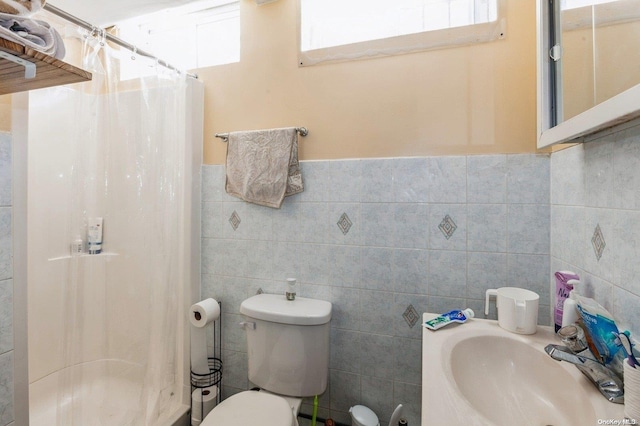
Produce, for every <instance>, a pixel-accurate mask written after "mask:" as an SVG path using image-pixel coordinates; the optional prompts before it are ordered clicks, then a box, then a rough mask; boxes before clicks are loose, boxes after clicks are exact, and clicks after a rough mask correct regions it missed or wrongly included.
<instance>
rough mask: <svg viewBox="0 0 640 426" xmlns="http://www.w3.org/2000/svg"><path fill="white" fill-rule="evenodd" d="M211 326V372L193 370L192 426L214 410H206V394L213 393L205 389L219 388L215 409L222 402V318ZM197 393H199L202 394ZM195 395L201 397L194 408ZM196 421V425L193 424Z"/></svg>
mask: <svg viewBox="0 0 640 426" xmlns="http://www.w3.org/2000/svg"><path fill="white" fill-rule="evenodd" d="M218 306H219V307H220V310H222V303H221V302H220V301H218ZM210 326H212V327H211V328H212V329H213V331H212V332H213V353H210V355H213V356H209V357H207V366H208V369H209V371H208V373H204V374H202V373H196V372H194V371H193V370H191V395H192V397H191V413H192V424H200V422H201V421H202V418H204V417H205V416H206V414H208V411H207V409H209V410H210V409H211V408H212V407H206V408H205V398H204V392H210V391H211V390H210V389H205V388H212V387H214V386H215V387H216V388H217V389H215V393H216V395H215V404H214V405H213V407H215V405H217V404H219V403H220V402H221V400H222V389H221V387H220V383H221V382H222V316H220V317H218V318H217V319H216V320H215V321H212V323H209V324H208V327H210ZM195 391H198V392H200V393H198V392H195ZM194 395H200V396H199V402H197V404H198V405H199V406H198V407H194V398H196V396H194ZM196 399H197V398H196ZM194 408H195V410H194ZM194 414H196V415H198V414H199V417H200V418H199V419H198V418H194V417H193V416H194ZM194 421H195V422H196V423H193V422H194Z"/></svg>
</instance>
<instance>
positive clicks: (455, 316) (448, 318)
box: [424, 308, 475, 330]
mask: <svg viewBox="0 0 640 426" xmlns="http://www.w3.org/2000/svg"><path fill="white" fill-rule="evenodd" d="M474 316H475V314H474V313H473V310H472V309H471V308H467V309H465V310H464V311H461V310H459V309H454V310H453V311H449V312H446V313H444V314H442V315H440V316H438V317H435V318H434V319H431V320H429V321H425V323H424V327H426V328H428V329H429V330H437V329H439V328H442V327H444V326H445V325H449V324H452V323H454V322H457V323H464V322H466V321H467V320H468V319H469V318H473V317H474Z"/></svg>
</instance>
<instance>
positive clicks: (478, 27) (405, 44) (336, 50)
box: [296, 0, 507, 67]
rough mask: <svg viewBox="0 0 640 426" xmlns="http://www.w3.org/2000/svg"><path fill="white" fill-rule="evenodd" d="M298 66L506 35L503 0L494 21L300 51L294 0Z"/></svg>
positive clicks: (299, 24) (299, 22)
mask: <svg viewBox="0 0 640 426" xmlns="http://www.w3.org/2000/svg"><path fill="white" fill-rule="evenodd" d="M296 3H297V8H298V10H297V37H298V66H300V67H305V66H312V65H316V64H321V63H335V62H344V61H351V60H358V59H369V58H378V57H385V56H392V55H400V54H405V53H414V52H421V51H427V50H436V49H443V48H451V47H459V46H464V45H469V44H475V43H484V42H489V41H494V40H501V39H504V38H506V34H507V23H506V0H496V3H497V14H498V17H497V19H496V20H495V21H492V22H486V23H481V24H472V25H465V26H461V27H453V28H443V29H439V30H430V31H423V32H420V33H414V34H406V35H400V36H394V37H387V38H382V39H376V40H369V41H362V42H357V43H349V44H343V45H340V46H331V47H324V48H320V49H314V50H307V51H302V4H301V0H297V1H296Z"/></svg>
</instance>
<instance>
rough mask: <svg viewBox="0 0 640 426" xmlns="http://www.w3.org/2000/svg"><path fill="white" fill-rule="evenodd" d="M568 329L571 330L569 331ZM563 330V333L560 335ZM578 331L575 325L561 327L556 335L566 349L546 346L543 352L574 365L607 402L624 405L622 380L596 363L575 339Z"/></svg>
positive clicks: (584, 346) (579, 341)
mask: <svg viewBox="0 0 640 426" xmlns="http://www.w3.org/2000/svg"><path fill="white" fill-rule="evenodd" d="M570 327H572V328H571V329H569V328H570ZM564 329H569V330H564ZM574 329H575V330H574ZM563 330H564V333H561V332H563ZM578 330H580V329H579V328H578V327H577V326H575V325H570V326H566V327H563V328H562V329H560V330H559V331H558V334H559V335H560V336H561V337H562V338H563V342H565V343H566V344H567V346H568V347H567V346H562V345H547V346H546V347H545V348H544V351H545V352H546V353H547V354H548V355H549V356H550V357H551V358H553V359H555V360H557V361H566V362H570V363H571V364H574V365H575V366H576V367H577V368H578V370H580V371H581V372H582V374H584V375H585V376H587V378H588V379H589V380H590V381H591V382H592V383H593V384H594V385H595V386H596V387H597V388H598V390H599V391H600V393H601V394H602V395H603V396H604V397H605V398H607V400H608V401H611V402H614V403H616V404H622V403H624V391H623V384H622V380H620V378H619V377H618V375H617V374H616V373H615V372H614V371H613V370H612V369H610V368H608V367H606V366H605V365H603V364H601V363H599V362H598V361H596V360H595V359H594V358H595V357H594V356H593V353H592V352H591V351H590V350H589V348H588V347H587V346H586V344H583V343H582V341H581V340H579V339H576V335H577V334H578V333H579V332H578ZM580 331H581V330H580Z"/></svg>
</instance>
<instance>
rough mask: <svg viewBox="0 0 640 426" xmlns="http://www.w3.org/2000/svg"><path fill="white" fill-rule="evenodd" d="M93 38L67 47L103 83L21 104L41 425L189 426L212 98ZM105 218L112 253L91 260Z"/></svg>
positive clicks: (32, 356)
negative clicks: (192, 314)
mask: <svg viewBox="0 0 640 426" xmlns="http://www.w3.org/2000/svg"><path fill="white" fill-rule="evenodd" d="M74 31H77V30H74ZM67 33H69V31H67ZM81 34H82V35H81V36H80V37H75V38H74V39H73V40H70V41H69V47H68V50H71V51H72V52H73V53H75V54H77V55H78V57H79V58H80V59H81V61H82V62H81V65H80V66H81V67H82V68H83V69H86V70H88V71H90V72H91V73H92V74H93V80H92V81H91V82H87V83H82V84H75V85H70V86H59V87H55V88H49V89H41V90H37V91H31V92H29V93H27V94H20V95H16V96H14V99H13V108H14V120H13V121H14V129H13V131H14V145H19V146H20V147H19V148H18V149H16V150H15V151H14V167H16V168H21V169H22V168H26V172H23V175H24V179H23V181H22V183H20V181H18V182H16V189H15V193H14V198H16V199H18V201H17V202H16V206H17V210H16V211H15V213H14V215H22V214H24V215H26V219H24V218H23V219H19V220H16V226H23V227H24V228H25V229H24V234H25V235H26V262H22V263H24V264H25V266H24V268H25V271H24V275H25V276H26V281H27V283H26V286H27V306H28V307H27V318H28V366H29V385H28V387H29V417H30V422H29V423H30V425H31V426H45V425H46V426H51V425H54V424H55V425H58V426H74V425H75V426H88V425H118V426H128V425H130V426H134V425H135V426H137V425H153V426H156V425H158V426H164V425H167V426H168V425H177V424H188V423H185V422H186V419H187V418H188V416H187V415H188V413H187V412H188V408H189V401H190V397H191V394H190V383H189V356H188V348H189V345H188V337H189V334H188V333H189V328H188V320H187V308H188V306H190V305H191V303H193V301H194V300H197V295H198V292H199V288H200V284H199V280H200V276H199V262H200V260H199V259H200V228H199V227H200V168H201V167H200V166H201V162H202V128H203V87H202V84H201V83H200V82H198V81H197V80H196V79H194V78H192V77H189V76H185V74H184V73H178V72H176V71H174V70H170V69H167V68H165V67H163V66H161V65H160V64H158V61H154V60H148V59H146V58H144V57H141V56H139V57H135V56H134V55H135V54H134V55H132V54H131V52H129V51H124V50H123V49H118V48H115V47H112V46H111V45H110V43H108V42H105V38H104V34H102V35H101V34H99V33H96V32H95V31H94V32H91V31H86V32H84V33H81ZM125 71H126V73H125ZM125 74H126V75H128V77H127V79H126V80H125V77H124V75H125ZM16 123H17V125H16ZM22 170H24V169H22ZM21 185H22V186H21ZM19 206H24V209H25V210H26V211H24V212H22V211H20V210H21V209H20V207H19ZM97 217H100V218H102V219H103V244H102V252H101V253H99V254H89V253H88V250H87V231H88V229H87V228H88V223H89V221H90V220H91V219H92V218H97ZM22 234H23V233H22V232H17V233H16V235H22ZM79 239H81V240H83V253H82V254H73V253H72V252H71V245H72V242H74V241H77V240H79ZM18 267H20V266H18ZM22 275H23V274H20V273H16V277H19V276H22Z"/></svg>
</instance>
